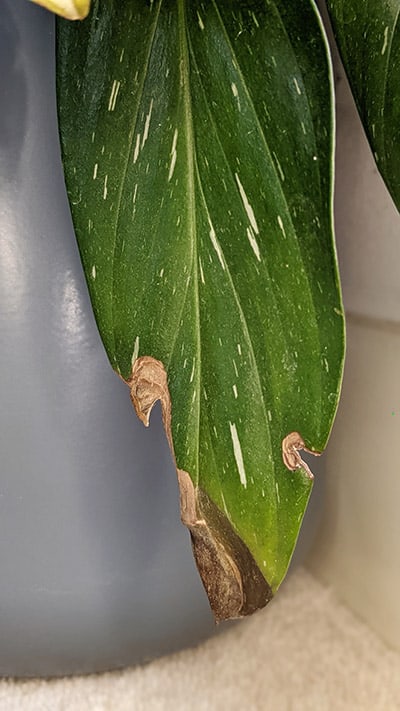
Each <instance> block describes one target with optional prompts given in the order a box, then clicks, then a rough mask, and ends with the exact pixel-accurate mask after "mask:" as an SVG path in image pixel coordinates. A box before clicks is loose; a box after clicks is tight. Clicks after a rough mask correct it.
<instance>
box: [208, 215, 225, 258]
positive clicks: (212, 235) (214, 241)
mask: <svg viewBox="0 0 400 711" xmlns="http://www.w3.org/2000/svg"><path fill="white" fill-rule="evenodd" d="M208 223H209V225H210V233H209V234H210V239H211V243H212V246H213V247H214V249H215V251H216V253H217V256H218V259H219V261H220V264H221V267H222V269H225V262H224V258H223V256H222V252H221V247H220V246H219V243H218V240H217V236H216V234H215V230H214V227H213V224H212V222H211V220H210V216H209V215H208Z"/></svg>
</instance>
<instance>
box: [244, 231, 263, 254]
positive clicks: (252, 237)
mask: <svg viewBox="0 0 400 711" xmlns="http://www.w3.org/2000/svg"><path fill="white" fill-rule="evenodd" d="M246 233H247V239H248V240H249V242H250V246H251V248H252V250H253V252H254V254H255V255H256V257H257V259H258V261H259V262H261V256H260V248H259V246H258V243H257V240H256V238H255V235H254V232H253V230H252V229H251V227H248V228H247V230H246Z"/></svg>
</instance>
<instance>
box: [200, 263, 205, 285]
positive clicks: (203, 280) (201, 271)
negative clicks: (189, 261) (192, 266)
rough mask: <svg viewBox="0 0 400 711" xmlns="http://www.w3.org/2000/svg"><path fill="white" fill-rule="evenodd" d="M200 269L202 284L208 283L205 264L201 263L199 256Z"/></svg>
mask: <svg viewBox="0 0 400 711" xmlns="http://www.w3.org/2000/svg"><path fill="white" fill-rule="evenodd" d="M199 269H200V279H201V283H202V284H205V283H206V280H205V279H204V272H203V265H202V263H201V259H200V257H199Z"/></svg>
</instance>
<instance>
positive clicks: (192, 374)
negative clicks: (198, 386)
mask: <svg viewBox="0 0 400 711" xmlns="http://www.w3.org/2000/svg"><path fill="white" fill-rule="evenodd" d="M195 371H196V358H193V366H192V372H191V373H190V382H191V383H193V379H194V374H195Z"/></svg>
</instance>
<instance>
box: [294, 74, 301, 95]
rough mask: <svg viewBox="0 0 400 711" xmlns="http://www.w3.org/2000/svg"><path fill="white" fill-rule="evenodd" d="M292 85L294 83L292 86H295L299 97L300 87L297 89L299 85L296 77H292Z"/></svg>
mask: <svg viewBox="0 0 400 711" xmlns="http://www.w3.org/2000/svg"><path fill="white" fill-rule="evenodd" d="M293 83H294V85H295V87H296V91H297V93H298V94H299V96H300V94H301V89H300V87H299V83H298V81H297V79H296V77H293Z"/></svg>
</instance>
